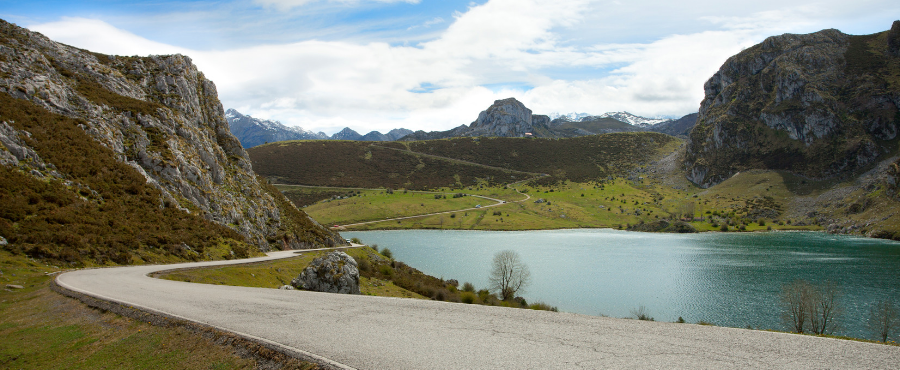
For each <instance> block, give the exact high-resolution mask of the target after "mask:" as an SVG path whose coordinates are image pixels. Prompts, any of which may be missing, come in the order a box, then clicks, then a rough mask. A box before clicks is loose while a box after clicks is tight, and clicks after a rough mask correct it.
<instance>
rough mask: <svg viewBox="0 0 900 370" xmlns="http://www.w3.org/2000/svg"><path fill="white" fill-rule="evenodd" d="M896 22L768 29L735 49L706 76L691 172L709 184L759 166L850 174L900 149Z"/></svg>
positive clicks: (690, 150)
mask: <svg viewBox="0 0 900 370" xmlns="http://www.w3.org/2000/svg"><path fill="white" fill-rule="evenodd" d="M898 34H900V21H898V22H894V26H893V27H892V30H891V31H887V32H882V33H878V34H874V35H867V36H851V35H846V34H844V33H841V32H840V31H837V30H823V31H819V32H816V33H812V34H807V35H794V34H785V35H781V36H774V37H769V38H768V39H766V40H765V41H764V42H762V43H760V44H758V45H755V46H753V47H751V48H749V49H746V50H744V51H742V52H741V53H739V54H737V55H735V56H733V57H731V58H729V59H728V61H726V62H725V64H724V65H722V67H721V68H720V69H719V71H718V72H717V73H716V74H715V75H713V76H712V77H711V78H710V79H709V80H708V81H707V82H706V84H705V85H704V90H705V98H704V99H703V102H702V103H701V106H700V114H699V117H698V119H697V124H696V126H695V127H694V129H693V130H692V132H691V134H690V139H689V141H688V145H687V154H686V158H685V167H686V170H687V173H688V178H689V179H690V180H691V181H692V182H694V183H695V184H698V185H700V186H701V187H709V186H712V185H715V184H718V183H719V182H721V181H723V180H725V179H727V178H728V177H730V176H731V175H733V174H734V173H736V172H738V171H742V170H745V169H751V168H761V169H777V170H788V171H791V172H794V173H798V174H801V175H805V176H808V177H815V178H828V177H835V176H843V175H847V174H849V173H852V172H854V171H857V170H860V169H862V168H864V167H866V166H868V165H870V164H872V163H874V162H876V161H877V159H878V158H879V157H881V156H883V155H885V154H888V152H891V151H893V150H895V149H894V148H893V147H891V146H890V145H888V144H886V143H887V142H888V141H890V140H893V139H894V138H895V137H897V130H898V125H900V113H898V107H900V79H898V78H897V73H898V71H900V58H898V57H897V55H894V54H893V51H892V50H893V48H895V46H893V43H894V41H892V40H896V37H898V36H897V35H898Z"/></svg>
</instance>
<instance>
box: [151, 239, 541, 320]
mask: <svg viewBox="0 0 900 370" xmlns="http://www.w3.org/2000/svg"><path fill="white" fill-rule="evenodd" d="M375 247H376V248H377V246H375ZM343 251H344V252H345V253H347V254H348V255H350V256H351V257H353V258H354V259H355V260H356V261H357V263H358V264H359V274H360V292H361V293H362V294H365V295H373V296H381V297H398V298H416V299H432V300H436V301H446V302H455V303H466V304H481V305H489V306H503V307H512V308H528V309H533V310H549V311H556V308H555V307H552V306H550V305H547V304H545V303H532V304H528V302H526V301H525V299H523V298H521V297H517V298H516V299H514V300H510V301H502V300H500V299H498V298H497V296H496V295H495V294H491V293H490V292H488V291H487V290H480V291H477V292H476V291H475V289H474V287H472V286H471V284H463V287H462V288H460V287H459V283H458V282H456V283H454V282H452V281H450V280H444V279H439V278H436V277H434V276H430V275H427V274H424V273H422V272H421V271H419V270H417V269H415V268H413V267H411V266H409V265H407V264H405V263H403V262H400V261H395V260H392V259H390V258H388V257H386V256H385V255H384V254H381V253H378V252H377V251H376V250H375V249H373V248H370V247H361V248H348V249H344V250H343ZM327 253H330V251H311V252H304V253H302V254H301V255H300V256H298V257H293V258H286V259H279V260H275V261H264V262H258V263H249V264H242V265H229V266H221V267H204V268H196V269H180V270H173V271H162V272H161V273H159V274H156V275H154V277H157V278H162V279H169V280H176V281H185V282H191V283H202V284H217V285H234V286H246V287H257V288H273V289H274V288H278V287H280V286H282V285H287V284H290V281H291V279H293V278H295V277H297V275H299V274H300V272H302V271H303V269H304V268H306V266H307V265H309V263H310V262H311V261H312V260H313V259H315V258H316V257H319V256H323V255H325V254H327Z"/></svg>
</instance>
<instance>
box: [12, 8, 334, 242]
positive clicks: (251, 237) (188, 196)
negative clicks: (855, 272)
mask: <svg viewBox="0 0 900 370" xmlns="http://www.w3.org/2000/svg"><path fill="white" fill-rule="evenodd" d="M0 93H3V94H8V95H9V96H11V97H13V98H15V99H18V100H22V101H27V102H30V103H32V104H34V105H35V106H37V107H39V108H36V109H43V110H46V112H49V114H55V115H60V116H64V117H69V118H71V119H75V120H78V121H79V122H81V123H80V124H79V126H80V127H81V128H82V129H83V130H84V132H86V133H87V134H88V135H89V136H90V137H91V138H93V140H96V141H97V142H99V143H100V144H102V146H103V147H106V148H109V150H111V151H112V153H114V156H115V158H116V159H117V160H118V161H119V162H121V163H125V164H127V165H128V166H129V167H130V168H131V169H133V170H134V171H136V172H137V173H139V174H140V176H141V177H142V178H143V179H144V180H145V181H146V183H147V184H149V185H151V186H152V187H153V188H155V189H157V190H158V191H159V193H160V199H159V207H161V208H165V209H168V208H172V209H177V210H179V211H180V212H184V213H187V214H190V215H195V216H198V217H202V218H204V219H206V220H210V221H212V222H215V223H217V224H219V225H224V226H227V227H228V228H231V229H233V230H235V231H236V232H238V233H240V235H242V236H243V237H244V238H246V240H247V242H248V243H249V244H251V245H254V246H256V247H258V248H259V249H261V250H269V249H270V248H273V247H276V248H308V247H314V246H326V245H327V246H330V245H335V244H344V241H343V240H342V239H341V238H340V236H339V235H337V234H336V233H333V232H331V231H329V230H327V229H325V228H323V227H321V226H320V225H318V224H317V223H316V222H315V221H313V220H312V219H310V218H309V217H308V216H306V215H305V214H304V213H302V212H301V211H298V210H296V209H288V208H285V207H286V203H285V199H284V198H283V196H281V194H280V193H278V192H277V191H275V192H274V193H273V192H272V191H271V189H269V187H270V186H268V185H267V184H265V182H264V180H260V179H258V178H257V176H256V175H255V174H254V172H253V170H252V167H251V164H250V160H249V158H248V156H247V153H246V152H245V151H244V150H243V148H242V147H241V144H240V142H239V141H238V140H237V139H236V138H235V137H234V136H233V135H232V133H231V131H230V130H229V125H228V122H227V121H226V118H225V114H224V111H223V109H222V105H221V103H220V102H219V100H218V96H217V92H216V87H215V85H214V84H213V82H212V81H210V80H208V79H206V78H205V77H204V75H203V73H202V72H200V71H199V70H198V69H197V67H196V66H195V65H194V64H193V63H192V62H191V60H190V58H188V57H186V56H183V55H168V56H150V57H119V56H108V55H103V54H96V53H91V52H88V51H85V50H81V49H77V48H74V47H70V46H67V45H63V44H60V43H56V42H54V41H52V40H50V39H48V38H46V37H44V36H43V35H41V34H39V33H35V32H31V31H28V30H26V29H23V28H20V27H17V26H15V25H13V24H10V23H7V22H5V21H2V20H0ZM13 113H15V112H13ZM0 128H2V131H3V137H4V139H2V140H0V142H2V143H3V146H2V147H0V149H2V150H0V153H2V154H0V157H2V158H3V159H2V163H3V165H5V166H11V167H9V168H15V169H17V171H24V172H23V173H25V174H28V175H29V176H33V177H34V178H36V179H44V178H46V177H47V176H50V177H53V178H57V179H59V180H60V181H63V182H64V183H66V184H67V185H66V186H67V187H68V188H70V189H72V191H76V192H77V193H79V194H81V193H83V194H88V195H89V194H93V192H92V191H93V190H98V189H90V187H88V186H85V185H84V184H78V183H76V182H74V181H73V180H72V178H71V175H70V174H67V173H64V172H62V171H60V170H56V169H55V166H54V165H55V164H54V163H44V162H41V161H37V160H35V158H36V156H35V155H34V154H33V153H34V152H36V151H37V150H36V149H34V147H33V145H34V144H33V143H32V144H29V142H28V140H22V138H28V137H31V135H30V133H29V132H26V131H23V130H22V129H17V128H16V127H15V125H14V124H13V122H3V123H2V124H0ZM58 150H66V149H65V148H59V149H58ZM86 165H87V164H86ZM94 170H96V171H104V169H100V168H98V169H94ZM94 170H92V171H94ZM260 181H262V182H260ZM78 189H81V190H78ZM89 198H90V197H89V196H88V199H89ZM135 217H139V216H135ZM185 248H190V246H185Z"/></svg>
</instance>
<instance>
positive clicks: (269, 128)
mask: <svg viewBox="0 0 900 370" xmlns="http://www.w3.org/2000/svg"><path fill="white" fill-rule="evenodd" d="M225 118H226V119H227V120H228V125H229V126H230V127H231V132H232V133H233V134H234V136H236V137H237V138H238V140H240V142H241V145H242V146H243V147H244V148H252V147H255V146H257V145H262V144H265V143H273V142H276V141H287V140H358V141H394V140H397V139H400V138H402V137H404V136H406V135H409V134H411V133H412V130H407V129H403V128H398V129H393V130H391V131H389V132H388V133H387V134H382V133H380V132H378V131H372V132H370V133H368V134H365V135H360V134H359V133H358V132H356V131H353V130H352V129H350V128H349V127H346V128H344V129H343V130H341V131H340V132H337V133H335V134H334V135H331V136H328V135H326V134H325V133H324V132H312V131H307V130H304V129H303V128H301V127H290V126H285V125H283V124H282V123H281V122H278V121H271V120H265V119H259V118H253V117H251V116H248V115H244V114H241V113H240V112H238V111H237V110H234V109H229V110H228V111H226V112H225Z"/></svg>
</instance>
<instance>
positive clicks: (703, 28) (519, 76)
mask: <svg viewBox="0 0 900 370" xmlns="http://www.w3.org/2000/svg"><path fill="white" fill-rule="evenodd" d="M0 18H3V19H5V20H7V21H9V22H13V23H16V24H18V25H20V26H23V27H27V28H29V29H31V30H34V31H38V32H41V33H43V34H44V35H46V36H48V37H50V38H51V39H54V40H57V41H60V42H63V43H66V44H69V45H73V46H77V47H80V48H85V49H89V50H92V51H97V52H102V53H107V54H118V55H149V54H171V53H181V54H185V55H188V56H190V57H191V58H192V59H193V60H194V62H195V63H196V64H197V65H198V66H199V68H200V70H201V71H203V72H204V73H205V75H206V76H207V77H208V78H210V79H211V80H213V81H214V82H215V83H216V86H217V87H218V89H219V97H220V99H221V100H222V103H223V104H224V106H225V108H235V109H237V110H238V111H240V112H242V113H245V114H250V115H252V116H254V117H259V118H268V119H275V120H279V121H281V122H282V123H285V124H287V125H291V126H300V127H303V128H304V129H307V130H314V131H324V132H326V133H328V134H332V133H334V132H337V131H339V130H340V129H341V128H343V127H347V126H349V127H350V128H352V129H354V130H356V131H358V132H360V133H366V132H368V131H371V130H380V131H382V132H387V131H388V130H390V129H392V128H397V127H404V128H409V129H413V130H426V131H430V130H446V129H450V128H452V127H456V126H459V125H461V124H468V123H470V122H472V121H473V120H474V119H475V118H476V117H477V115H478V112H480V111H482V110H484V109H486V108H487V107H488V106H490V104H491V103H492V102H493V101H494V100H496V99H503V98H508V97H515V98H517V99H519V100H520V101H522V102H523V103H525V105H526V106H527V107H529V108H531V109H532V110H533V111H534V113H536V114H550V113H553V112H558V113H568V112H585V113H593V114H599V113H603V112H609V111H628V112H631V113H634V114H637V115H642V116H647V117H680V116H683V115H685V114H688V113H692V112H696V111H697V109H698V107H699V105H700V100H701V99H702V97H703V83H704V82H705V81H706V79H708V78H709V77H710V76H711V75H712V74H713V73H714V72H715V71H716V70H717V69H718V67H719V66H720V65H721V64H722V63H723V62H724V61H725V60H726V59H727V58H728V57H729V56H731V55H733V54H735V53H737V52H740V51H741V49H743V48H746V47H749V46H752V45H754V44H756V43H758V42H760V41H762V40H763V39H765V38H766V37H767V36H771V35H779V34H783V33H809V32H815V31H818V30H821V29H825V28H837V29H839V30H841V31H844V32H845V33H849V34H870V33H875V32H880V31H884V30H887V29H889V28H890V26H891V22H892V21H894V20H895V19H900V2H898V1H896V0H890V1H869V0H855V1H847V0H822V1H792V0H778V1H771V0H756V1H743V2H740V3H739V4H737V5H735V4H733V2H728V1H721V0H717V1H707V0H683V1H642V0H632V1H625V0H622V1H591V0H553V1H545V0H477V1H458V0H232V1H212V0H207V1H170V0H131V1H119V0H92V1H78V0H49V1H41V0H27V1H23V0H0Z"/></svg>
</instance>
